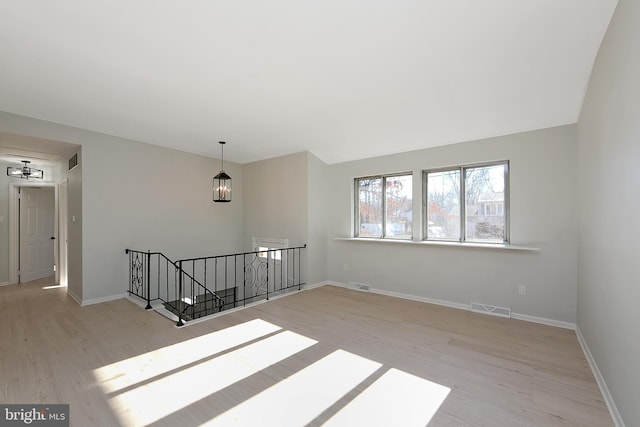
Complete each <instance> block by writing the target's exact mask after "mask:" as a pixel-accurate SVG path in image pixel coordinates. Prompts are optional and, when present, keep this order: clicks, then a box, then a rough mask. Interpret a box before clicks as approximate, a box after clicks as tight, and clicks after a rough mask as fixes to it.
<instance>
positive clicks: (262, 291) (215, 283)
mask: <svg viewBox="0 0 640 427" xmlns="http://www.w3.org/2000/svg"><path fill="white" fill-rule="evenodd" d="M306 247H307V245H303V246H298V247H292V248H282V249H265V250H261V251H253V252H242V253H237V254H229V255H216V256H210V257H200V258H191V259H183V260H180V261H177V262H176V264H178V265H180V268H181V269H183V270H184V271H185V272H187V273H188V274H189V275H190V276H191V277H193V278H195V280H196V281H197V282H199V283H202V284H203V285H204V287H205V288H206V289H208V290H209V291H211V292H213V293H214V294H216V295H225V296H230V295H233V298H230V297H228V298H226V299H225V303H224V306H223V309H228V308H233V307H239V306H246V305H247V304H249V303H252V302H255V301H258V300H261V299H267V300H268V299H269V298H270V297H271V296H273V295H275V294H280V293H283V292H284V291H286V290H287V289H292V288H298V290H300V289H302V285H304V284H305V283H304V281H303V275H302V265H304V263H303V262H302V259H303V257H304V255H305V253H304V250H305V249H306ZM223 298H224V297H223Z"/></svg>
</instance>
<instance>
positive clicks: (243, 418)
mask: <svg viewBox="0 0 640 427" xmlns="http://www.w3.org/2000/svg"><path fill="white" fill-rule="evenodd" d="M381 366H382V365H381V364H380V363H377V362H373V361H371V360H369V359H366V358H364V357H360V356H357V355H355V354H352V353H349V352H346V351H344V350H337V351H335V352H333V353H331V354H330V355H328V356H326V357H324V358H322V359H320V360H318V361H317V362H315V363H313V364H311V365H309V366H307V367H306V368H304V369H303V370H301V371H299V372H297V373H295V374H294V375H292V376H290V377H288V378H286V379H284V380H282V381H280V382H279V383H278V384H276V385H274V386H272V387H270V388H268V389H267V390H265V391H263V392H261V393H259V394H257V395H255V396H254V397H252V398H251V399H248V400H246V401H244V402H242V403H241V404H239V405H237V406H235V407H234V408H232V409H230V410H229V411H227V412H225V413H223V414H222V415H220V416H218V417H216V418H214V419H212V420H210V421H209V422H208V423H206V424H204V425H207V426H229V425H240V426H258V425H268V426H301V425H305V424H307V423H309V422H310V421H313V420H314V419H315V418H316V417H317V416H318V415H320V414H321V413H322V412H323V411H324V410H326V409H327V408H329V407H330V406H331V405H333V404H334V403H335V402H337V401H338V400H339V399H340V398H341V397H343V396H344V395H345V394H347V393H348V392H349V391H351V390H352V389H353V388H354V387H356V386H357V385H358V384H360V383H361V382H362V381H363V380H365V379H366V378H367V377H368V376H370V375H371V374H373V373H374V372H375V371H376V370H378V369H379V368H380V367H381Z"/></svg>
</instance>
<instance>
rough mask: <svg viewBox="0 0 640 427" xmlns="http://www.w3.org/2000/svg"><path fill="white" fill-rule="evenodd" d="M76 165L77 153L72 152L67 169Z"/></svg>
mask: <svg viewBox="0 0 640 427" xmlns="http://www.w3.org/2000/svg"><path fill="white" fill-rule="evenodd" d="M76 166H78V153H76V154H74V155H73V156H71V158H70V159H69V170H71V169H73V168H75V167H76Z"/></svg>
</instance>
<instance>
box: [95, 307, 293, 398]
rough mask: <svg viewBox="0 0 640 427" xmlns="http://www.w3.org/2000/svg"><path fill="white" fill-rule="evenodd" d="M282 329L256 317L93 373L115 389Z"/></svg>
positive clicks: (102, 384)
mask: <svg viewBox="0 0 640 427" xmlns="http://www.w3.org/2000/svg"><path fill="white" fill-rule="evenodd" d="M281 329H282V328H280V327H279V326H276V325H274V324H272V323H269V322H265V321H264V320H261V319H255V320H251V321H249V322H245V323H241V324H239V325H236V326H231V327H229V328H226V329H222V330H220V331H216V332H212V333H210V334H207V335H203V336H200V337H197V338H192V339H190V340H186V341H182V342H179V343H176V344H172V345H169V346H166V347H163V348H160V349H158V350H154V351H150V352H148V353H144V354H141V355H138V356H134V357H131V358H129V359H125V360H121V361H118V362H115V363H112V364H110V365H107V366H103V367H102V368H99V369H96V370H94V375H95V377H96V379H97V380H98V385H99V386H100V387H101V388H102V390H103V391H104V392H105V393H112V392H115V391H118V390H121V389H123V388H127V387H131V386H133V385H135V384H137V383H140V382H144V381H148V380H150V379H153V378H155V377H157V376H158V375H162V374H164V373H167V372H170V371H172V370H174V369H179V368H181V367H182V366H185V365H188V364H190V363H194V362H197V361H198V360H201V359H204V358H206V357H210V356H213V355H215V354H217V353H220V352H222V351H225V350H228V349H230V348H233V347H236V346H238V345H241V344H245V343H247V342H249V341H252V340H254V339H256V338H260V337H263V336H265V335H268V334H270V333H273V332H276V331H279V330H281Z"/></svg>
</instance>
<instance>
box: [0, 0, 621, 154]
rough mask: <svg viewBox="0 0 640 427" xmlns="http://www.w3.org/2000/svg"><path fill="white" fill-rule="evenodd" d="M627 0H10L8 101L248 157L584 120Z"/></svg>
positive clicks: (0, 101)
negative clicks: (594, 78)
mask: <svg viewBox="0 0 640 427" xmlns="http://www.w3.org/2000/svg"><path fill="white" fill-rule="evenodd" d="M616 4H617V0H518V1H514V0H384V1H383V0H324V1H310V0H288V1H278V0H275V1H269V2H267V1H261V0H260V1H259V0H244V1H243V0H236V1H231V0H228V1H214V0H191V1H174V0H139V1H123V0H111V1H99V0H87V1H78V0H58V1H36V0H21V1H9V0H0V58H1V59H0V61H1V65H0V110H3V111H8V112H12V113H16V114H21V115H25V116H30V117H36V118H40V119H45V120H49V121H53V122H58V123H63V124H67V125H71V126H76V127H80V128H85V129H90V130H94V131H98V132H103V133H107V134H111V135H116V136H121V137H125V138H130V139H134V140H139V141H144V142H148V143H152V144H157V145H162V146H168V147H175V148H178V149H181V150H185V151H189V152H194V153H199V154H205V155H211V156H215V157H219V154H220V153H219V146H218V144H217V141H219V140H225V141H227V146H226V147H225V158H227V159H228V160H232V161H236V162H240V163H246V162H251V161H255V160H260V159H265V158H270V157H274V156H278V155H283V154H288V153H293V152H298V151H303V150H309V151H311V152H313V153H315V154H316V155H317V156H318V157H320V158H321V159H322V160H324V161H325V162H327V163H336V162H342V161H347V160H353V159H360V158H366V157H373V156H378V155H384V154H390V153H395V152H402V151H410V150H415V149H420V148H427V147H432V146H437V145H444V144H450V143H456V142H462V141H468V140H474V139H479V138H485V137H491V136H497V135H505V134H511V133H515V132H521V131H527V130H533V129H540V128H546V127H551V126H557V125H563V124H569V123H575V122H576V121H577V119H578V116H579V113H580V108H581V105H582V101H583V97H584V93H585V90H586V87H587V84H588V79H589V75H590V73H591V68H592V65H593V62H594V59H595V55H596V53H597V50H598V48H599V46H600V43H601V41H602V38H603V36H604V33H605V31H606V28H607V26H608V24H609V21H610V19H611V16H612V14H613V11H614V9H615V6H616Z"/></svg>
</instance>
